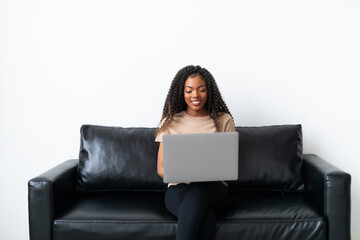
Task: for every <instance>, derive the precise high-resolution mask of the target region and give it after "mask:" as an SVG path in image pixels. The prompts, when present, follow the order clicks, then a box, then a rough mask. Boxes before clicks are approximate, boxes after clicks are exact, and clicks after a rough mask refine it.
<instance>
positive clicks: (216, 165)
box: [163, 132, 239, 183]
mask: <svg viewBox="0 0 360 240" xmlns="http://www.w3.org/2000/svg"><path fill="white" fill-rule="evenodd" d="M238 155H239V133H238V132H216V133H194V134H167V135H163V167H164V178H163V181H164V183H169V182H207V181H222V180H224V181H231V180H237V179H238Z"/></svg>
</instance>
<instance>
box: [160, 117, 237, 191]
mask: <svg viewBox="0 0 360 240" xmlns="http://www.w3.org/2000/svg"><path fill="white" fill-rule="evenodd" d="M163 122H164V121H163ZM163 122H162V123H163ZM218 122H219V131H220V132H235V131H236V130H235V126H234V122H233V120H232V118H231V116H230V114H227V113H225V112H221V113H219V117H218ZM162 123H161V124H162ZM215 131H216V129H215V126H214V122H213V120H212V118H210V117H209V116H203V117H193V116H190V115H188V114H187V113H186V112H185V111H182V112H180V113H177V114H175V115H174V118H173V121H172V122H171V123H170V124H169V125H168V127H167V128H166V129H165V130H164V131H162V132H160V133H158V135H157V136H156V138H155V141H156V142H162V136H163V135H164V134H187V133H211V132H215ZM189 183H190V182H186V184H189ZM222 183H223V184H224V185H225V186H226V187H227V186H228V184H227V183H226V182H224V181H222ZM177 184H179V183H169V184H168V187H170V186H171V185H177Z"/></svg>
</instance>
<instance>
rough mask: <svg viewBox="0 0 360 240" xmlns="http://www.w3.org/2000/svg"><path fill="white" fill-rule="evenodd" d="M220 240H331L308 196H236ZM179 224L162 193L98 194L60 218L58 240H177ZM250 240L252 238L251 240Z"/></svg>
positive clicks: (221, 221) (222, 218)
mask: <svg viewBox="0 0 360 240" xmlns="http://www.w3.org/2000/svg"><path fill="white" fill-rule="evenodd" d="M217 217H218V218H217V235H216V236H217V237H216V239H227V240H232V239H240V238H241V239H279V240H281V239H313V240H315V239H316V240H320V239H322V240H323V239H325V222H324V219H323V217H322V215H321V213H320V212H319V211H318V210H317V209H315V208H314V207H313V206H312V204H311V203H310V201H308V200H307V199H306V195H305V194H302V193H290V192H289V193H281V192H268V193H264V192H244V193H242V194H241V195H232V196H231V198H230V201H229V204H228V206H227V208H226V209H225V210H224V213H223V214H221V215H218V216H217ZM176 226H177V218H176V217H175V216H173V215H172V214H171V213H170V212H169V211H168V210H167V209H166V208H165V203H164V193H162V192H150V193H149V192H147V193H142V192H136V191H131V192H127V191H124V192H114V193H92V194H86V195H84V196H82V197H80V198H79V199H78V200H77V201H76V202H75V203H74V204H73V205H72V206H71V207H70V208H69V209H68V210H67V211H65V212H63V213H62V214H61V215H59V216H55V221H54V226H53V235H54V239H55V240H57V239H59V240H60V239H61V240H67V239H79V240H81V239H86V240H92V239H109V240H110V239H174V238H175V232H176ZM245 236H246V237H245Z"/></svg>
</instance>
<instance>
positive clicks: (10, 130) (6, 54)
mask: <svg viewBox="0 0 360 240" xmlns="http://www.w3.org/2000/svg"><path fill="white" fill-rule="evenodd" d="M359 12H360V3H359V1H355V0H354V1H351V0H331V1H325V0H320V1H318V0H315V1H314V0H302V1H295V0H284V1H279V0H275V1H265V0H263V1H259V0H256V1H208V0H207V1H168V0H162V1H154V0H146V1H145V0H144V1H138V0H131V1H120V0H118V1H109V0H101V1H91V0H83V1H80V0H71V1H70V0H61V1H53V0H50V1H40V0H34V1H25V0H0V169H1V175H0V178H1V179H0V184H1V185H0V189H1V198H0V212H1V214H0V239H6V240H12V239H13V240H19V239H28V238H29V236H28V213H27V211H28V209H27V207H28V205H27V204H28V202H27V193H28V192H27V182H28V180H29V179H31V178H33V177H35V176H37V175H39V174H41V173H43V172H44V171H46V170H48V169H50V168H52V167H54V166H56V165H57V164H60V163H61V162H63V161H65V160H68V159H74V158H78V152H79V147H80V132H79V130H80V127H81V125H82V124H98V125H105V126H124V127H134V126H135V127H140V126H142V127H155V126H157V124H158V122H159V120H160V116H161V112H162V108H163V104H164V100H165V97H166V94H167V91H168V89H169V87H170V82H171V80H172V79H173V77H174V76H175V74H176V72H177V71H178V70H179V69H180V68H182V67H184V66H186V65H189V64H194V65H196V64H199V65H201V66H202V67H205V68H207V69H208V70H209V71H210V72H211V73H212V74H213V76H214V77H215V79H216V81H217V83H218V85H219V88H220V91H221V93H222V95H223V98H224V100H225V101H226V103H227V105H228V107H229V109H230V111H231V113H232V114H233V116H234V119H235V124H236V126H261V125H273V124H292V123H301V124H302V126H303V136H304V153H315V154H318V155H319V156H321V157H322V158H324V159H326V160H327V161H329V162H330V163H332V164H334V165H336V166H337V167H339V168H341V169H342V170H344V171H346V172H349V173H350V174H351V175H352V194H351V195H352V198H351V201H352V202H351V203H352V205H351V212H352V219H351V220H352V239H355V240H356V239H360V230H359V228H358V226H359V224H360V217H359V216H360V190H359V187H360V174H359V169H360V163H359V162H360V159H359V154H358V149H359V146H360V140H359V137H360V131H359V123H360V111H359V104H358V102H359V101H360V97H359V85H358V82H359V80H360V73H359V66H360V57H359V56H360V44H359V43H360V31H359V29H360V28H359V23H360V14H359Z"/></svg>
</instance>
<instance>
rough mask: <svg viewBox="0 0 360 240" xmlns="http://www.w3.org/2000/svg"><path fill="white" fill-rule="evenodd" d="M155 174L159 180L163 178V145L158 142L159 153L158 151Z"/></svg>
mask: <svg viewBox="0 0 360 240" xmlns="http://www.w3.org/2000/svg"><path fill="white" fill-rule="evenodd" d="M157 173H158V174H159V176H160V177H161V178H164V166H163V144H162V142H160V145H159V151H158V161H157Z"/></svg>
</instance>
